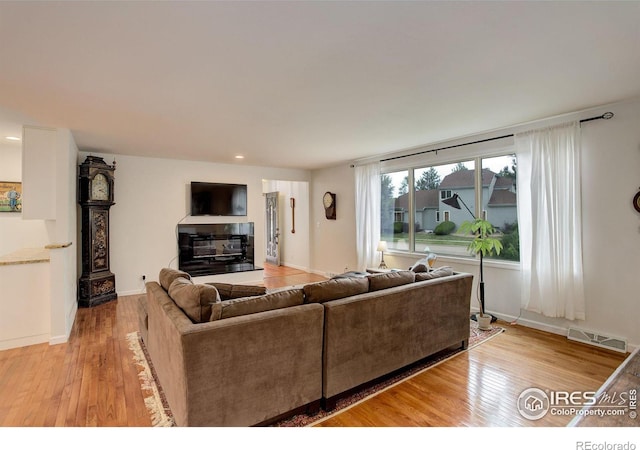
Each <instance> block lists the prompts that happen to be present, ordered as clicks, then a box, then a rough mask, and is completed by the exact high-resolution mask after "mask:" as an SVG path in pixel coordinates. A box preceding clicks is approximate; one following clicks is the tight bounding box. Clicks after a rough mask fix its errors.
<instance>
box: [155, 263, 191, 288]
mask: <svg viewBox="0 0 640 450" xmlns="http://www.w3.org/2000/svg"><path fill="white" fill-rule="evenodd" d="M176 278H186V279H187V280H190V279H191V275H189V274H188V273H187V272H183V271H182V270H176V269H170V268H168V267H165V268H163V269H160V275H159V276H158V281H159V282H160V286H162V289H164V290H165V291H167V292H169V288H170V287H171V283H173V280H175V279H176Z"/></svg>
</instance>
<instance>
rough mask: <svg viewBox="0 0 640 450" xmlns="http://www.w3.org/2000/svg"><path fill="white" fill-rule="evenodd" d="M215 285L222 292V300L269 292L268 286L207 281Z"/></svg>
mask: <svg viewBox="0 0 640 450" xmlns="http://www.w3.org/2000/svg"><path fill="white" fill-rule="evenodd" d="M206 284H208V285H210V286H213V287H215V288H216V289H217V290H218V293H219V294H220V298H221V299H222V300H229V299H232V298H244V297H253V296H255V295H264V294H266V293H267V288H265V287H264V286H249V285H245V284H231V283H218V282H214V283H206Z"/></svg>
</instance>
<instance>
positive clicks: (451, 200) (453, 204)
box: [442, 194, 460, 209]
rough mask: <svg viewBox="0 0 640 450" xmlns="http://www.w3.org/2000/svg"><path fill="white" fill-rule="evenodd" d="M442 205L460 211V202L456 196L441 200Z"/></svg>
mask: <svg viewBox="0 0 640 450" xmlns="http://www.w3.org/2000/svg"><path fill="white" fill-rule="evenodd" d="M442 203H444V204H445V205H449V206H451V207H452V208H455V209H460V202H458V194H453V196H452V197H449V198H445V199H444V200H442Z"/></svg>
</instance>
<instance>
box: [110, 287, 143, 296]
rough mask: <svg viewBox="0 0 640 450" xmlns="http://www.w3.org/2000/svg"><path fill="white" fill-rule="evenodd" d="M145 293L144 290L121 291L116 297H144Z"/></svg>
mask: <svg viewBox="0 0 640 450" xmlns="http://www.w3.org/2000/svg"><path fill="white" fill-rule="evenodd" d="M146 293H147V290H146V289H143V290H139V289H138V290H135V291H121V292H117V293H116V295H118V297H124V296H127V295H144V294H146Z"/></svg>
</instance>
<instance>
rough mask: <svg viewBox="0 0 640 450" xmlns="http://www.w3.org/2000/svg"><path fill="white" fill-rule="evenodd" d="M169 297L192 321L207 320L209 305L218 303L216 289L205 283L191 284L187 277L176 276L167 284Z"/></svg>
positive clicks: (209, 311)
mask: <svg viewBox="0 0 640 450" xmlns="http://www.w3.org/2000/svg"><path fill="white" fill-rule="evenodd" d="M169 297H171V298H172V299H173V301H174V302H175V303H176V305H178V306H179V307H180V309H182V310H183V311H184V313H185V314H186V315H187V316H188V317H189V319H191V321H192V322H193V323H202V322H207V321H208V320H209V318H210V317H211V305H212V304H213V303H220V295H219V294H218V290H217V289H216V288H215V287H213V286H209V285H206V284H193V282H192V281H191V280H189V279H187V278H182V277H180V278H176V279H175V280H173V283H171V286H169Z"/></svg>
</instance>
